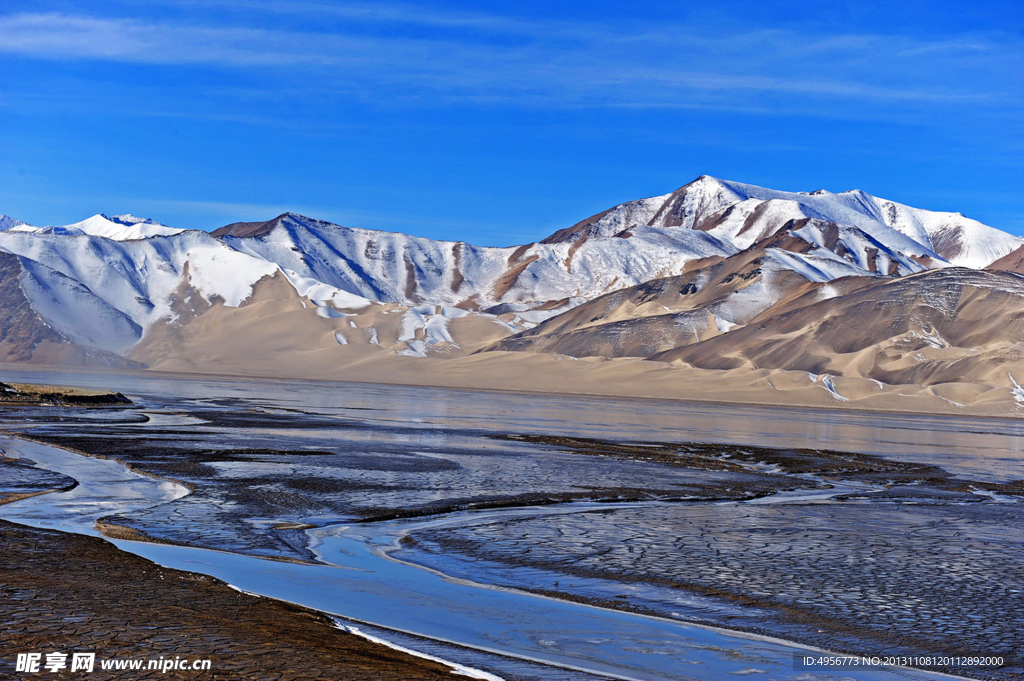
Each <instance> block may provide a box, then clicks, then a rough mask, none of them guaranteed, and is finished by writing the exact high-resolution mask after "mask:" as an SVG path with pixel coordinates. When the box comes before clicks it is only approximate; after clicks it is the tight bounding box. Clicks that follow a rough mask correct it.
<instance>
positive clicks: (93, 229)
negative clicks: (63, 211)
mask: <svg viewBox="0 0 1024 681" xmlns="http://www.w3.org/2000/svg"><path fill="white" fill-rule="evenodd" d="M4 219H7V220H11V224H10V225H9V226H8V225H7V224H6V223H5V222H4ZM0 229H4V230H11V231H15V232H29V233H32V234H61V235H64V236H78V235H89V236H102V237H105V238H107V239H114V240H115V241H129V240H132V239H146V238H149V237H151V236H168V235H171V234H180V233H182V232H184V231H185V230H183V229H175V228H174V227H168V226H167V225H161V224H160V223H159V222H154V221H153V220H149V219H146V218H137V217H135V216H134V215H112V216H107V215H104V214H103V213H99V214H97V215H93V216H92V217H90V218H86V219H85V220H82V221H81V222H76V223H74V224H70V225H59V226H50V227H33V226H32V225H27V224H25V223H24V222H21V221H20V220H13V219H12V218H7V216H0Z"/></svg>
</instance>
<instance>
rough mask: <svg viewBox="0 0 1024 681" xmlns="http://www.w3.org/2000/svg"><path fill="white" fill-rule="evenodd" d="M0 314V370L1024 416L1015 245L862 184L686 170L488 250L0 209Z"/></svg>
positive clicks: (290, 224)
mask: <svg viewBox="0 0 1024 681" xmlns="http://www.w3.org/2000/svg"><path fill="white" fill-rule="evenodd" d="M0 301H2V303H3V305H2V308H0V361H4V362H8V363H15V362H19V363H32V364H44V365H79V366H108V367H120V368H138V369H145V368H149V369H156V370H166V371H186V372H201V373H224V374H244V375H270V376H292V377H307V378H338V379H351V380H382V381H401V382H411V383H433V384H443V385H461V386H467V387H470V386H472V387H495V388H512V389H540V390H577V391H583V392H593V393H608V394H627V395H645V396H671V397H690V398H698V399H701V398H703V399H728V400H750V401H772V402H779V401H781V402H790V403H794V404H832V405H836V406H839V405H856V406H861V407H865V408H885V409H892V408H906V409H925V410H936V411H942V410H959V409H967V410H972V411H976V412H980V413H999V414H1015V413H1017V411H1018V409H1021V408H1024V387H1021V385H1020V384H1019V382H1022V381H1024V240H1022V239H1021V238H1019V237H1015V236H1012V235H1010V234H1007V233H1005V232H1001V231H999V230H996V229H993V228H991V227H987V226H985V225H983V224H981V223H979V222H976V221H974V220H970V219H968V218H966V217H964V216H963V215H960V214H958V213H940V212H932V211H927V210H921V209H916V208H911V207H909V206H905V205H901V204H898V203H895V202H892V201H886V200H884V199H879V198H876V197H874V196H871V195H869V194H866V193H864V192H862V191H848V192H842V193H839V194H833V193H830V192H826V191H823V190H819V191H815V192H811V193H802V192H801V193H790V192H780V191H773V190H769V189H763V188H761V187H755V186H752V185H746V184H740V183H737V182H727V181H723V180H718V179H715V178H711V177H707V176H703V177H700V178H698V179H697V180H695V181H693V182H691V183H690V184H687V185H686V186H684V187H681V188H680V189H678V190H676V191H674V192H672V193H671V194H666V195H663V196H657V197H653V198H647V199H640V200H637V201H631V202H628V203H624V204H621V205H619V206H615V207H613V208H610V209H609V210H606V211H604V212H602V213H599V214H597V215H594V216H592V217H590V218H587V219H586V220H583V221H581V222H579V223H577V224H575V225H573V226H571V227H567V228H565V229H562V230H560V231H558V232H555V233H554V234H552V235H551V236H549V237H547V238H546V239H543V240H541V241H539V242H535V243H530V244H525V245H522V246H510V247H506V248H485V247H479V246H474V245H471V244H467V243H464V242H449V241H435V240H431V239H425V238H418V237H414V236H409V235H406V234H401V233H394V232H383V231H374V230H363V229H350V228H346V227H341V226H339V225H335V224H331V223H329V222H324V221H321V220H315V219H312V218H307V217H304V216H301V215H295V214H292V213H286V214H284V215H280V216H278V217H276V218H274V219H273V220H269V221H267V222H256V223H234V224H230V225H227V226H225V227H222V228H220V229H218V230H216V231H214V232H213V233H207V232H203V231H197V230H182V229H175V228H171V227H167V226H165V225H161V224H159V223H156V222H153V221H152V220H146V219H142V218H137V217H134V216H131V215H117V216H112V217H108V216H106V215H96V216H93V217H91V218H88V219H86V220H83V221H82V222H78V223H75V224H72V225H64V226H56V227H34V226H31V225H27V224H25V223H23V222H20V221H18V220H15V219H13V218H9V217H6V216H0Z"/></svg>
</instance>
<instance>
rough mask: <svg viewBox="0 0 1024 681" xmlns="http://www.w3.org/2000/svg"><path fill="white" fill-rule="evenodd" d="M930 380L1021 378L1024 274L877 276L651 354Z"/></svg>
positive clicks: (954, 271)
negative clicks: (887, 278) (879, 279)
mask: <svg viewBox="0 0 1024 681" xmlns="http://www.w3.org/2000/svg"><path fill="white" fill-rule="evenodd" d="M651 359H653V360H658V361H667V362H675V361H679V362H683V363H686V364H690V365H693V366H697V367H701V368H705V369H718V370H728V369H737V368H740V367H747V368H758V369H785V370H791V371H792V370H800V371H806V372H810V373H812V374H824V373H828V374H833V375H836V376H858V377H865V378H871V379H876V380H878V381H881V382H883V383H888V384H897V385H904V384H916V385H921V386H934V385H939V384H944V383H986V384H989V385H996V386H1007V387H1013V386H1014V385H1016V382H1017V381H1024V277H1021V276H1019V275H1015V274H1010V273H1004V272H986V271H975V270H967V269H961V268H949V269H943V270H932V271H928V272H923V273H921V274H917V275H912V276H908V277H904V278H901V279H896V280H892V281H884V282H880V283H876V284H873V285H871V286H868V287H866V288H863V289H861V290H859V291H855V292H852V293H849V294H847V295H844V296H840V297H837V298H832V299H829V300H824V301H820V302H816V303H812V304H810V305H807V306H805V307H802V308H799V309H796V310H793V311H790V312H788V313H784V314H779V315H774V316H772V317H770V318H767V319H762V320H758V321H756V322H754V323H752V324H750V325H748V326H746V327H744V328H741V329H737V330H735V331H732V332H730V333H728V334H724V335H722V336H719V337H717V338H713V339H709V340H708V341H705V342H703V343H699V344H696V345H692V346H689V347H683V348H677V349H675V350H670V351H668V352H664V353H659V354H657V355H654V356H652V357H651Z"/></svg>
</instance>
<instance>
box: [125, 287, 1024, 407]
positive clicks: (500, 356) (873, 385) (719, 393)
mask: <svg viewBox="0 0 1024 681" xmlns="http://www.w3.org/2000/svg"><path fill="white" fill-rule="evenodd" d="M406 311H407V310H406V309H404V308H402V307H400V306H396V305H388V306H385V305H375V306H372V307H371V308H369V309H366V310H362V311H354V312H351V313H348V314H350V315H351V316H344V317H325V316H321V314H320V313H318V311H317V308H316V307H315V306H313V305H312V304H311V303H310V302H309V301H306V300H303V299H300V298H299V297H298V295H297V294H296V293H295V291H294V289H293V288H292V287H290V286H289V285H288V284H287V283H286V282H284V281H283V278H281V277H273V278H268V279H266V280H264V281H262V282H260V284H259V285H258V286H257V290H256V293H255V294H254V296H253V297H252V299H251V300H250V301H248V302H247V303H246V304H244V305H242V306H241V307H237V308H231V307H226V306H223V305H218V304H215V305H213V306H211V307H209V308H208V309H205V310H203V311H201V312H199V313H198V314H196V316H195V317H193V318H192V319H190V320H189V321H187V322H185V323H183V324H180V325H177V324H174V325H172V324H168V325H164V326H163V327H160V328H155V329H153V330H152V331H151V332H150V333H149V334H147V337H146V339H145V340H144V341H143V342H142V343H141V344H140V345H139V347H138V348H137V349H136V351H135V353H134V354H133V359H135V360H137V361H142V362H146V363H147V364H149V366H150V368H151V369H153V370H160V371H169V372H191V373H205V374H227V375H241V376H271V377H288V378H305V379H333V380H347V381H366V382H382V383H403V384H410V385H437V386H450V387H464V388H485V389H496V390H519V391H541V392H564V393H584V394H595V395H618V396H632V397H651V398H674V399H689V400H713V401H728V402H751V403H764V404H792V405H807V406H824V407H853V408H860V409H880V410H905V411H924V412H956V413H964V412H965V411H966V412H969V413H977V414H992V415H1000V416H1015V415H1018V414H1019V413H1024V412H1020V411H1019V410H1018V406H1017V402H1016V401H1015V399H1014V393H1013V390H1012V386H1006V385H1003V386H993V385H990V384H987V383H985V382H976V383H974V382H961V383H957V384H952V385H933V386H927V387H925V386H918V385H884V384H880V383H878V382H877V381H874V380H871V379H867V378H861V377H845V376H844V377H838V378H831V379H828V380H826V379H825V377H822V376H810V375H809V374H808V373H807V372H806V371H786V370H780V369H774V370H769V369H758V368H752V367H750V366H749V365H745V366H741V367H739V368H736V369H727V370H720V369H705V368H697V367H693V366H689V365H686V364H683V363H682V362H678V361H677V362H675V363H673V364H669V363H666V362H654V361H641V360H636V359H606V358H590V359H583V360H577V359H573V358H571V357H566V356H564V355H556V354H544V353H540V354H532V353H522V352H485V353H479V354H472V355H471V354H468V352H469V351H471V350H473V349H475V348H479V347H481V346H483V345H489V344H491V343H493V341H494V340H495V339H496V338H498V337H500V336H501V334H504V333H508V330H507V328H506V327H504V326H503V325H501V324H500V323H499V322H497V321H495V320H494V319H493V318H489V317H486V316H473V315H470V316H466V317H463V318H459V319H453V320H451V323H450V330H451V333H452V336H453V338H454V339H455V341H456V343H455V344H440V347H432V348H431V349H430V350H428V352H427V356H426V357H412V356H403V355H398V354H396V349H402V348H405V347H406V346H407V344H406V343H400V342H398V341H397V338H398V337H399V335H400V334H401V332H402V317H403V315H404V314H405V312H406ZM353 324H354V325H355V326H353ZM371 329H372V330H373V331H374V332H375V334H376V339H377V343H372V342H370V340H369V335H370V334H369V332H370V330H371ZM297 330H301V332H297ZM737 332H738V331H733V332H730V333H728V334H725V335H723V336H719V338H729V337H730V336H731V335H732V334H735V333H737ZM336 333H344V334H345V335H346V337H347V338H348V342H347V343H346V344H344V345H341V344H339V342H338V341H337V339H336V336H335V334H336ZM1015 375H1016V374H1015Z"/></svg>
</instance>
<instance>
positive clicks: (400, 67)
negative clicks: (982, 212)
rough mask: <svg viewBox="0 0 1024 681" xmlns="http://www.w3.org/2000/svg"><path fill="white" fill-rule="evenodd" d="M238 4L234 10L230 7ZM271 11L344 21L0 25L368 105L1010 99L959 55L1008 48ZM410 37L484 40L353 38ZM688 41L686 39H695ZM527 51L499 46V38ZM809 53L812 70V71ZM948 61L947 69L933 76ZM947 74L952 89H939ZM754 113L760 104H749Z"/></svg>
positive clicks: (93, 19) (77, 51)
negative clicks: (318, 25)
mask: <svg viewBox="0 0 1024 681" xmlns="http://www.w3.org/2000/svg"><path fill="white" fill-rule="evenodd" d="M220 4H221V5H227V6H231V5H232V4H233V3H224V2H222V3H220ZM257 7H258V8H262V9H264V10H265V11H278V12H290V13H301V12H307V13H311V12H312V13H328V14H331V15H334V16H339V17H342V18H344V19H345V20H347V22H348V23H345V24H343V25H341V26H336V27H333V28H332V30H331V31H330V32H324V31H312V30H287V29H267V28H254V27H248V26H239V25H197V24H184V23H173V22H168V21H145V20H141V19H135V18H132V19H127V18H116V17H99V16H87V15H69V14H60V13H20V14H13V15H7V16H0V54H2V53H7V54H14V55H19V56H22V57H30V58H35V59H44V60H106V61H114V62H123V63H132V64H151V65H205V66H214V67H219V68H224V69H232V70H240V71H243V72H246V71H247V72H253V73H256V74H257V75H258V76H259V77H263V78H266V79H268V80H270V81H275V80H277V81H280V80H288V82H289V84H290V86H291V87H293V88H294V87H297V86H298V84H299V83H302V82H305V83H306V86H307V87H308V88H309V89H310V90H317V91H321V92H322V91H324V90H325V89H327V90H330V89H334V90H336V91H339V92H344V93H348V94H350V95H352V96H356V97H360V98H363V99H366V100H371V101H384V102H387V101H392V102H394V101H408V100H409V99H411V98H416V97H433V98H435V99H434V100H432V103H434V104H436V103H438V102H439V101H440V102H443V101H445V100H446V99H448V98H451V99H452V100H453V101H463V102H464V101H477V102H492V103H493V102H505V103H509V102H511V103H516V104H519V105H528V106H547V107H551V106H556V107H557V106H569V107H574V106H579V105H581V104H582V105H586V106H594V107H600V106H610V107H618V106H655V107H656V106H664V107H674V106H680V105H685V106H699V105H704V106H709V107H715V106H730V105H734V102H733V101H732V100H735V99H736V98H742V97H745V96H748V95H750V94H755V95H758V94H764V95H769V96H795V97H803V98H812V99H813V98H818V99H821V98H827V97H832V98H841V99H846V100H872V101H876V102H877V101H889V102H951V103H955V102H967V103H972V104H976V105H984V104H986V103H998V102H1000V101H1006V100H1007V98H1008V97H1011V96H1016V95H1015V94H1014V93H1009V94H1008V93H1007V92H1006V91H1005V90H1003V89H1000V87H999V84H998V83H995V82H992V80H991V78H988V77H979V74H976V73H972V72H971V71H970V69H969V68H967V67H965V66H964V65H963V64H961V63H958V62H957V59H958V55H961V54H962V53H963V51H964V50H970V51H974V52H979V51H984V52H985V53H986V54H987V59H988V60H989V61H988V62H986V68H987V69H990V68H991V64H992V61H993V60H996V61H999V60H1003V61H1005V62H1006V63H1007V64H1008V65H1009V64H1010V63H1011V62H1012V61H1013V60H1014V59H1016V58H1018V57H1019V54H1018V53H1019V50H1017V49H1016V48H1014V46H1013V45H1007V44H1002V43H999V42H998V41H993V42H989V43H984V42H981V41H980V40H979V41H972V42H963V41H959V42H948V41H947V42H941V43H937V44H922V43H920V42H919V41H915V40H911V39H909V38H899V37H883V36H863V35H851V36H826V37H824V38H819V39H817V40H807V39H805V38H803V37H800V36H797V35H795V34H792V33H790V32H787V31H780V30H773V31H758V32H747V33H742V32H741V33H737V34H730V35H723V36H720V37H709V36H706V35H701V34H700V33H699V32H693V31H692V29H690V28H687V27H672V28H674V29H675V31H674V32H673V31H666V30H665V28H664V27H657V30H655V29H654V28H652V27H646V26H643V25H637V26H631V27H626V28H621V27H620V28H618V29H616V30H613V29H611V28H609V27H606V26H601V25H590V26H587V25H583V26H568V25H563V24H562V23H559V22H527V21H515V20H508V19H505V18H502V17H496V16H490V15H479V14H467V15H462V14H457V13H456V14H453V13H442V12H428V11H424V10H418V9H415V8H410V7H407V6H404V5H394V6H389V5H373V6H369V5H346V6H335V7H326V6H322V5H318V4H315V3H294V4H293V3H287V4H280V3H267V4H262V5H257ZM353 22H354V23H355V24H357V25H362V24H365V23H367V22H369V23H372V24H374V25H377V24H394V23H404V24H415V25H421V26H428V27H432V28H441V29H448V28H452V27H455V28H465V27H472V28H477V29H486V31H488V35H485V36H474V35H469V36H467V35H466V34H464V33H456V34H454V35H453V34H450V33H449V32H447V31H446V30H441V31H439V32H434V33H431V34H429V35H417V36H408V35H405V34H402V33H401V32H398V33H396V34H394V35H392V34H389V33H387V32H374V31H365V30H357V29H356V28H353V25H352V24H353ZM687 31H690V32H687ZM495 33H498V34H514V35H516V36H518V37H519V38H520V39H519V40H512V41H502V40H495V39H494V37H493V34H495ZM808 54H815V55H816V58H815V61H816V63H814V64H813V66H808V58H807V55H808ZM942 55H947V56H948V57H949V61H950V63H949V64H948V65H947V64H943V63H938V62H936V59H937V58H941V57H942ZM943 74H945V75H943ZM750 104H751V105H753V106H756V105H757V103H750Z"/></svg>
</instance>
